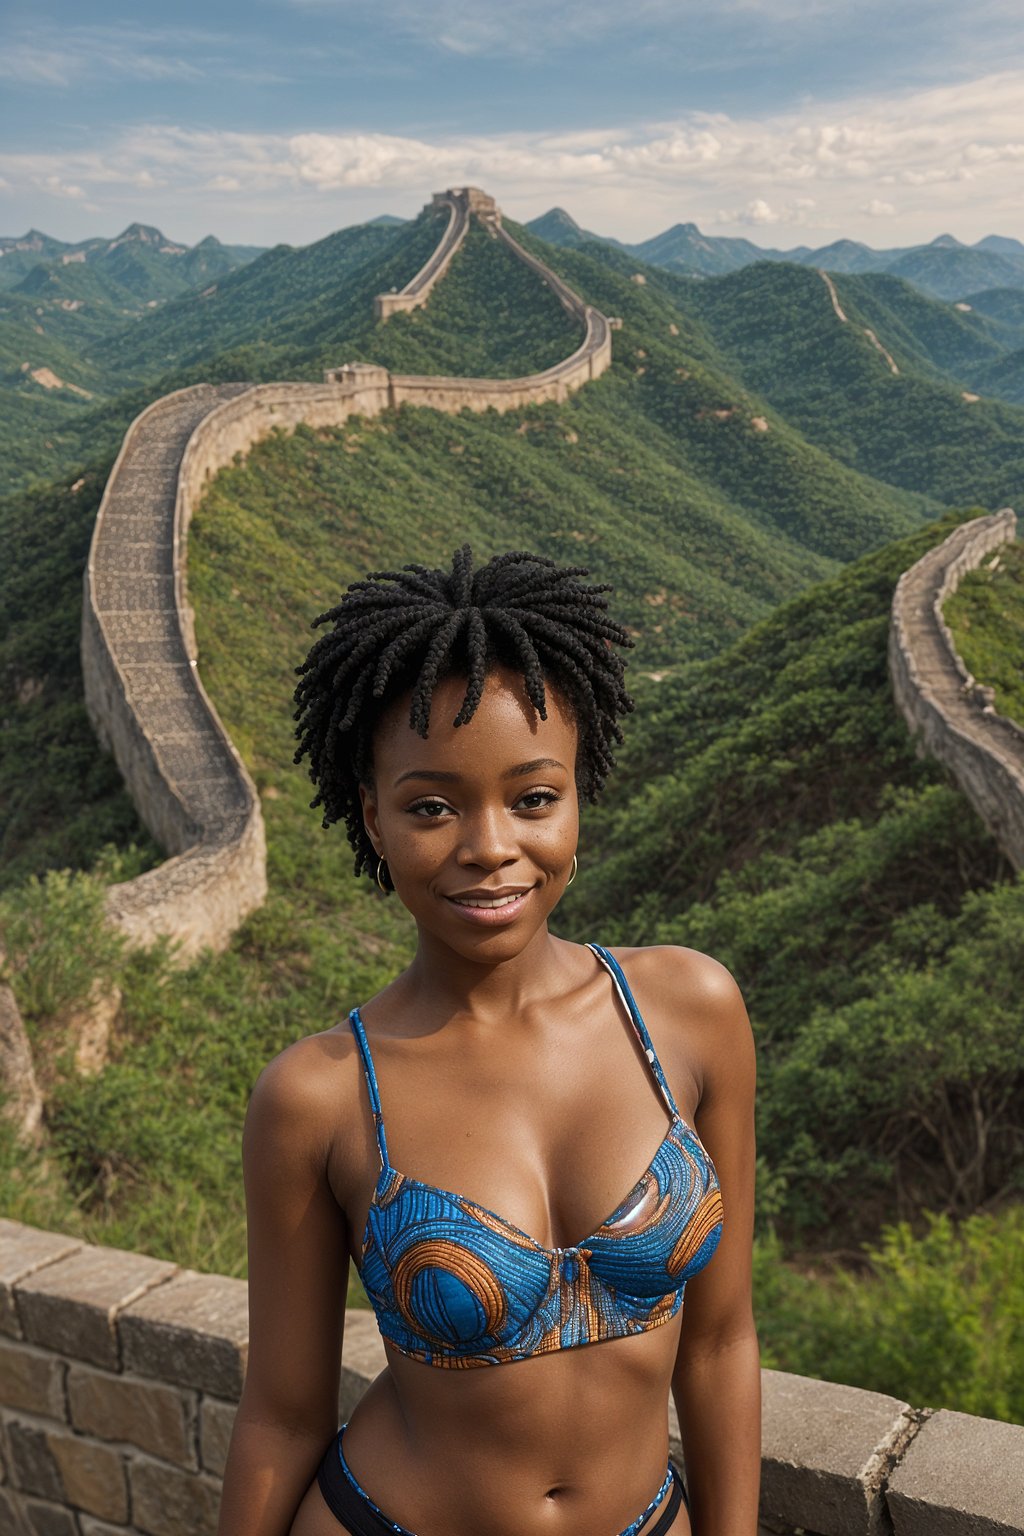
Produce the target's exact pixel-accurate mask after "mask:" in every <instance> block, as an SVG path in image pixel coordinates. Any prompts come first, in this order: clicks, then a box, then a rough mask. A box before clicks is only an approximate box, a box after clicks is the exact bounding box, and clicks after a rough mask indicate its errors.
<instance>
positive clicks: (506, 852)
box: [457, 810, 519, 869]
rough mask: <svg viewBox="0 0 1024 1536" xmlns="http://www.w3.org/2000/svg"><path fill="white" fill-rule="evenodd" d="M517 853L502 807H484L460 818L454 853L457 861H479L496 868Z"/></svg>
mask: <svg viewBox="0 0 1024 1536" xmlns="http://www.w3.org/2000/svg"><path fill="white" fill-rule="evenodd" d="M518 857H519V843H518V841H517V839H516V836H515V828H514V827H511V826H510V825H509V818H508V813H507V812H506V811H504V810H501V811H494V812H488V811H485V812H481V813H480V814H478V815H475V816H470V817H466V818H464V820H463V823H462V838H461V841H460V845H459V850H458V854H457V858H458V861H459V863H460V864H479V865H482V866H484V867H485V868H489V869H497V868H498V866H499V865H501V864H506V863H508V862H509V860H511V859H517V858H518Z"/></svg>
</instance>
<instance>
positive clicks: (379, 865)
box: [377, 856, 389, 896]
mask: <svg viewBox="0 0 1024 1536" xmlns="http://www.w3.org/2000/svg"><path fill="white" fill-rule="evenodd" d="M383 865H384V859H383V856H382V857H381V858H379V859H378V860H377V884H378V885H379V886H380V888H381V890H382V891H383V892H384V895H385V896H387V895H389V890H388V887H387V886H386V885H385V884H384V881H383V880H382V879H381V877H380V872H381V869H382V867H383Z"/></svg>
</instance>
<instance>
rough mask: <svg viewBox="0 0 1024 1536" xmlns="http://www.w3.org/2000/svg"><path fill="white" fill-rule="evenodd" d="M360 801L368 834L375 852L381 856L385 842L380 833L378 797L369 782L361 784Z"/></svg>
mask: <svg viewBox="0 0 1024 1536" xmlns="http://www.w3.org/2000/svg"><path fill="white" fill-rule="evenodd" d="M359 803H360V805H361V806H362V809H363V826H364V827H365V828H366V835H367V837H368V838H369V839H370V842H371V843H372V844H373V847H374V852H375V853H376V855H377V857H378V858H380V857H381V856H382V855H383V852H384V844H383V842H382V840H381V835H380V821H379V818H378V816H377V799H376V796H375V795H374V792H373V790H372V789H371V788H370V786H369V785H368V784H360V786H359Z"/></svg>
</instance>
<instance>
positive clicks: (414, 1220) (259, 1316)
mask: <svg viewBox="0 0 1024 1536" xmlns="http://www.w3.org/2000/svg"><path fill="white" fill-rule="evenodd" d="M587 574H588V572H587V570H586V568H585V567H579V566H576V567H559V566H557V565H555V564H554V562H552V561H550V560H547V559H544V558H542V557H539V556H535V555H530V554H525V553H511V554H507V555H502V556H499V557H496V558H495V559H493V560H491V561H490V562H489V563H488V564H487V565H485V566H483V567H482V568H481V569H479V570H477V571H475V572H474V570H473V567H472V559H471V552H470V549H469V546H468V545H465V546H463V548H462V549H460V550H459V551H457V552H456V554H455V556H454V559H453V562H452V569H451V571H450V572H445V571H431V570H428V569H426V568H425V567H423V566H419V565H408V566H405V567H404V568H403V569H402V570H401V571H391V572H385V571H380V572H373V573H371V575H370V576H369V577H368V578H367V579H366V580H365V581H359V582H355V583H353V585H352V586H350V587H349V589H348V591H347V593H346V594H345V596H344V597H343V598H342V600H341V602H340V604H339V605H338V607H336V608H334V609H332V610H331V611H330V612H328V613H326V614H322V615H321V616H320V618H318V619H317V620H315V621H314V623H315V625H319V624H322V623H324V622H326V621H333V624H334V628H333V630H331V631H330V632H329V633H325V634H324V635H323V636H321V637H320V639H319V640H318V641H317V642H316V643H315V644H314V646H313V647H312V649H311V651H310V653H309V656H308V658H307V660H306V662H305V664H304V665H303V667H301V668H300V669H299V671H300V673H301V675H302V680H301V681H300V683H299V685H298V688H297V689H296V702H297V703H298V705H299V708H298V711H297V713H296V717H295V718H296V719H297V720H300V724H299V726H298V727H297V729H296V735H297V736H298V737H299V739H300V742H301V745H300V747H299V750H298V751H297V752H296V761H300V760H301V758H302V757H303V756H304V755H305V754H306V753H307V752H308V754H309V759H310V761H309V772H310V776H311V778H312V779H313V781H314V783H316V784H317V785H318V791H319V792H318V794H317V796H316V799H314V800H313V802H312V805H313V806H314V807H315V806H317V805H323V807H324V815H323V825H324V826H325V827H326V826H328V825H330V824H331V823H332V822H335V821H338V820H344V822H345V824H346V827H347V831H348V836H349V840H350V842H351V844H352V847H353V848H354V850H355V855H356V857H355V871H356V874H357V875H358V874H359V873H361V872H362V871H364V870H365V871H367V872H368V873H372V874H373V875H374V876H375V878H376V880H377V882H378V884H379V885H380V886H381V888H382V889H383V890H385V891H388V892H391V891H393V892H394V893H396V894H397V897H398V899H399V900H400V901H401V902H402V903H403V905H404V906H405V907H406V908H407V909H408V911H409V912H410V914H411V915H412V917H413V919H414V921H415V923H416V927H417V934H418V942H417V948H416V953H415V955H414V957H413V959H412V961H411V963H410V964H409V966H408V967H407V968H406V969H405V970H404V971H402V972H401V974H400V975H398V976H396V977H395V979H394V980H393V981H392V982H391V983H390V984H389V985H388V986H386V987H385V988H384V989H383V991H381V992H379V993H378V994H377V995H376V996H375V997H372V998H370V999H369V1000H368V1001H367V1002H366V1003H365V1004H364V1005H362V1006H361V1007H359V1008H355V1009H353V1010H352V1013H351V1015H350V1016H349V1018H347V1019H345V1020H343V1021H342V1022H340V1023H338V1024H336V1025H335V1026H334V1027H333V1028H331V1029H328V1030H326V1031H324V1032H323V1033H322V1034H318V1035H313V1036H311V1037H309V1038H307V1039H304V1040H300V1041H298V1042H297V1043H296V1044H294V1045H292V1046H290V1047H289V1048H288V1049H287V1050H286V1051H284V1052H283V1053H282V1054H281V1055H280V1056H278V1057H277V1058H276V1059H275V1060H274V1061H273V1062H271V1064H270V1065H269V1066H268V1067H267V1068H266V1069H265V1070H264V1072H263V1073H262V1074H261V1076H260V1079H259V1081H258V1083H257V1085H256V1088H255V1090H254V1092H253V1096H252V1101H251V1104H250V1108H249V1112H248V1116H247V1119H246V1127H245V1134H244V1139H243V1155H244V1164H245V1178H246V1193H247V1203H248V1219H249V1255H250V1256H249V1294H250V1318H251V1341H250V1354H249V1365H248V1375H247V1378H246V1383H245V1390H244V1393H243V1397H242V1401H241V1404H240V1407H239V1411H238V1417H237V1419H236V1423H235V1429H234V1434H233V1437H232V1442H231V1449H230V1454H229V1458H228V1466H227V1470H226V1474H225V1480H224V1494H223V1500H222V1505H221V1520H220V1527H219V1529H220V1536H346V1533H348V1536H382V1533H384V1536H386V1533H394V1532H398V1533H403V1532H406V1533H407V1532H414V1533H417V1536H625V1533H628V1536H639V1533H643V1536H669V1532H671V1533H672V1536H687V1533H688V1532H689V1531H690V1530H691V1529H692V1530H693V1531H694V1532H696V1536H755V1532H756V1526H757V1501H758V1476H759V1439H760V1435H759V1429H760V1425H759V1409H760V1392H759V1389H760V1372H759V1362H758V1346H757V1337H756V1333H755V1330H754V1324H753V1319H752V1314H751V1300H750V1268H751V1265H750V1259H751V1241H752V1220H753V1217H752V1213H753V1178H754V1135H753V1093H754V1057H753V1046H752V1040H751V1033H750V1025H749V1022H748V1020H747V1016H746V1011H745V1009H744V1006H743V1001H742V998H741V996H740V993H739V990H738V988H737V986H736V983H735V982H734V981H733V979H732V977H731V975H730V974H729V972H728V971H727V970H726V969H725V968H724V967H723V966H722V965H720V964H719V963H718V962H717V961H715V960H713V959H711V958H709V957H708V956H706V955H702V954H699V953H697V952H696V951H693V950H690V949H685V948H679V947H676V946H672V945H663V946H657V947H652V948H641V949H622V950H619V951H617V953H616V954H614V955H613V954H612V953H611V952H610V951H608V950H606V949H604V948H603V947H602V946H600V945H599V944H594V945H592V946H591V945H583V944H573V943H569V942H567V941H566V940H564V939H560V938H558V937H556V936H555V935H554V934H552V933H551V932H550V931H549V929H548V919H549V917H550V915H551V913H552V911H553V910H554V908H555V906H556V905H557V903H558V901H559V899H560V897H561V895H562V892H563V891H564V890H565V888H566V886H567V885H568V883H569V882H570V880H571V879H572V878H573V876H574V874H575V870H576V854H575V849H576V843H577V835H578V826H579V823H578V810H579V801H580V799H581V798H582V799H584V800H593V799H595V798H596V796H597V794H598V792H599V790H600V789H601V787H602V785H603V783H604V780H605V776H606V773H607V771H608V769H609V768H610V767H611V766H612V765H613V763H614V758H613V756H612V747H613V745H614V744H615V743H616V742H620V741H621V740H622V733H621V730H620V728H619V725H618V717H619V716H621V715H624V714H626V713H628V712H629V711H630V710H631V709H632V708H633V701H632V699H631V698H630V697H629V695H628V694H627V693H626V691H625V688H624V686H623V663H622V661H621V659H620V657H619V656H618V655H617V654H616V651H615V650H614V648H613V647H615V646H619V647H624V646H629V645H631V644H632V641H631V640H630V639H629V637H628V634H627V632H626V631H625V630H624V629H623V628H622V627H621V626H620V625H618V624H616V623H614V622H613V621H612V620H611V619H609V618H608V616H607V613H606V609H607V599H606V598H604V597H603V596H602V595H601V594H602V593H604V592H606V591H608V590H610V589H609V588H608V587H604V586H586V585H583V584H581V583H580V582H579V581H578V580H577V578H578V577H579V576H585V575H587ZM698 1120H699V1125H700V1132H699V1136H698V1134H697V1130H696V1128H695V1127H696V1122H697V1121H698ZM652 1149H656V1150H655V1151H654V1156H653V1158H651V1151H652ZM647 1159H650V1161H649V1162H647V1161H646V1160H647ZM641 1169H643V1170H644V1171H643V1173H642V1174H641V1176H640V1177H639V1179H638V1177H637V1175H638V1173H640V1170H641ZM499 1213H500V1214H499ZM606 1213H610V1214H607V1215H606ZM581 1234H585V1235H581ZM350 1257H351V1258H352V1259H353V1260H354V1262H355V1263H356V1265H357V1267H358V1268H359V1270H360V1273H361V1275H362V1279H363V1282H364V1285H365V1287H366V1290H367V1294H368V1296H369V1297H370V1300H371V1302H372V1304H373V1306H374V1308H375V1311H376V1313H377V1319H378V1322H379V1325H380V1328H381V1332H382V1334H383V1336H384V1340H385V1346H386V1353H387V1361H388V1366H387V1369H386V1370H385V1371H383V1372H382V1373H381V1375H380V1376H378V1377H377V1379H376V1380H375V1381H374V1382H373V1383H372V1384H371V1386H370V1387H369V1389H368V1390H367V1392H366V1393H365V1395H364V1396H363V1398H362V1399H361V1400H360V1402H359V1404H358V1405H357V1407H356V1409H355V1411H354V1412H353V1414H352V1417H351V1419H350V1421H349V1422H348V1424H347V1425H345V1426H343V1428H342V1431H341V1432H339V1431H338V1427H337V1398H338V1380H339V1357H340V1353H341V1336H342V1326H343V1313H344V1298H345V1294H346V1287H347V1280H348V1265H349V1259H350ZM712 1257H713V1262H711V1260H712ZM684 1287H685V1290H686V1304H685V1308H684V1307H683V1290H684ZM599 1345H600V1346H601V1347H598V1346H599ZM582 1346H587V1347H582ZM670 1388H671V1390H672V1392H673V1393H674V1396H675V1401H676V1405H677V1408H678V1411H679V1418H680V1423H681V1427H682V1438H683V1450H684V1457H685V1463H686V1479H687V1485H688V1505H689V1509H687V1504H686V1500H685V1499H684V1496H683V1489H682V1485H681V1481H680V1478H679V1474H678V1472H677V1470H676V1469H675V1468H673V1467H672V1466H671V1465H670V1464H669V1463H668V1436H667V1405H668V1393H669V1389H670ZM325 1448H326V1449H325ZM691 1521H692V1525H691Z"/></svg>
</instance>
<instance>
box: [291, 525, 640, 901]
mask: <svg viewBox="0 0 1024 1536" xmlns="http://www.w3.org/2000/svg"><path fill="white" fill-rule="evenodd" d="M589 574H590V571H589V569H588V568H587V566H585V565H570V566H565V565H557V564H556V563H555V561H554V560H549V559H547V558H546V557H545V556H544V555H532V554H529V553H527V552H526V551H525V550H518V551H511V552H509V553H508V554H504V555H495V556H494V557H493V559H491V560H489V561H488V562H487V564H486V565H483V566H481V567H480V569H479V570H477V571H474V570H473V555H472V550H471V549H470V546H469V545H468V544H463V545H462V547H461V549H458V550H456V551H455V554H454V555H453V557H452V568H451V570H450V571H444V570H429V569H428V568H427V567H426V566H424V565H405V566H403V567H402V569H401V570H400V571H371V572H370V573H369V575H368V576H367V577H366V578H365V579H364V580H362V581H354V582H352V583H351V585H350V586H349V587H348V589H347V590H346V592H345V593H344V595H343V596H342V599H341V601H340V603H339V604H338V605H337V607H335V608H329V609H328V610H327V612H326V613H321V614H320V615H319V616H318V617H317V618H315V619H314V620H313V621H312V624H311V626H310V627H311V628H312V629H316V628H317V627H318V625H320V624H326V623H328V622H330V621H333V624H334V628H333V629H332V630H330V631H329V632H328V633H326V634H324V635H321V636H320V638H319V639H318V640H317V641H316V642H315V643H314V645H313V646H312V648H311V649H310V652H309V655H308V656H307V657H306V660H305V661H304V662H303V663H302V665H301V667H296V669H295V670H296V672H297V673H298V674H299V676H300V678H301V681H300V682H299V684H298V686H297V688H296V689H295V703H296V704H297V705H298V706H299V707H298V709H297V710H296V711H295V714H294V716H293V718H294V719H295V720H298V721H299V722H300V723H299V725H297V726H296V729H295V735H296V736H297V737H298V739H299V741H300V742H301V745H300V746H299V748H298V750H297V751H296V753H295V757H294V761H295V762H296V763H298V762H301V760H302V758H303V756H304V755H305V754H306V753H307V752H308V753H309V776H310V778H311V779H312V781H313V783H314V784H316V785H317V786H318V792H317V795H316V798H315V799H314V800H311V801H310V809H311V810H314V809H315V808H316V807H317V806H318V805H322V806H323V808H324V814H323V823H322V825H323V826H324V827H325V828H326V827H329V826H330V825H331V823H332V822H335V821H341V820H344V822H345V825H346V828H347V830H348V840H349V842H350V843H351V845H352V847H353V849H354V850H355V855H356V859H355V873H356V874H357V875H358V874H360V873H361V872H362V871H363V870H364V869H366V870H370V871H373V870H375V868H376V864H377V854H376V852H375V850H374V848H373V844H372V843H371V842H370V839H369V837H368V835H367V832H366V828H365V827H364V825H363V813H362V806H361V803H360V799H359V785H360V783H362V784H372V783H373V755H372V742H373V731H374V727H375V725H376V723H377V721H378V719H379V718H380V716H381V714H382V713H383V711H384V710H385V709H386V708H387V706H388V705H389V704H390V703H391V702H392V700H394V699H395V698H397V697H399V696H400V695H401V694H402V693H404V692H405V691H407V690H408V689H409V688H411V689H412V702H411V706H410V710H409V724H410V726H411V727H412V728H413V730H415V731H417V732H418V733H419V735H420V736H422V737H424V738H425V737H426V735H427V727H428V722H429V719H430V706H431V699H432V696H433V690H434V686H435V684H436V683H437V682H438V681H439V679H440V678H442V677H447V676H451V675H455V676H460V677H465V678H466V679H467V687H466V695H465V698H464V699H463V701H462V706H461V708H460V709H459V712H458V714H457V715H456V716H455V719H454V721H453V722H452V723H453V724H454V725H456V726H458V725H465V724H466V722H467V721H469V720H471V719H472V717H473V714H474V712H475V710H476V707H477V705H478V704H479V702H480V698H481V695H482V693H483V688H484V679H485V677H486V675H487V669H488V666H489V664H491V663H492V662H498V663H501V664H504V665H506V666H510V667H513V668H515V669H516V670H518V671H520V672H521V673H522V675H523V678H524V681H525V685H526V692H527V696H528V697H529V699H530V701H531V703H532V704H533V705H534V707H535V709H536V710H537V712H538V713H539V715H540V717H541V719H542V720H546V719H547V708H546V702H545V699H546V695H545V686H544V685H545V679H547V680H548V681H549V682H550V683H551V684H553V685H554V686H555V687H557V688H558V689H560V690H561V692H562V693H563V695H564V697H565V699H566V701H567V703H568V705H569V707H570V709H571V711H572V715H573V718H574V720H575V722H576V725H577V729H578V735H579V740H578V746H577V753H576V784H577V789H578V792H579V794H580V797H581V798H582V799H584V800H589V801H593V800H596V798H597V796H598V793H599V791H600V790H601V788H602V786H603V784H604V781H605V778H606V776H607V774H608V771H609V769H610V768H612V767H613V766H614V764H615V758H614V757H613V755H612V745H613V743H615V742H621V741H622V739H623V738H622V731H621V730H620V728H619V725H618V720H617V716H619V715H625V714H628V713H629V712H630V711H631V710H632V709H633V707H634V706H633V700H632V699H631V698H630V696H629V694H628V693H627V692H626V690H625V686H624V684H623V672H624V664H623V661H622V659H621V657H619V656H618V655H617V654H616V653H615V651H614V650H613V649H612V646H613V645H619V646H623V647H628V646H632V645H633V640H632V639H631V637H630V635H629V633H628V631H627V630H626V629H624V628H623V626H622V625H621V624H616V623H615V622H614V621H613V620H612V619H610V618H608V617H607V612H606V610H607V608H608V600H607V598H605V597H603V596H602V594H603V593H605V592H610V591H611V590H612V588H611V587H610V586H607V585H601V586H585V585H583V584H582V583H581V582H579V581H577V579H576V578H577V577H578V576H589ZM389 884H390V882H389Z"/></svg>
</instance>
